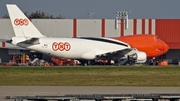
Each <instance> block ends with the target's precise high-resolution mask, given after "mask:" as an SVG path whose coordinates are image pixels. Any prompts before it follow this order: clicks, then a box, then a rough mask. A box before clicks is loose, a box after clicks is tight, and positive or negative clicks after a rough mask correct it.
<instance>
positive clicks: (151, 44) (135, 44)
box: [113, 34, 169, 58]
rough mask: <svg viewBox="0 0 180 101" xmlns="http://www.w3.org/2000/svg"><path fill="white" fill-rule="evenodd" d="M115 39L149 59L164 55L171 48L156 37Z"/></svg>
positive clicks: (143, 35)
mask: <svg viewBox="0 0 180 101" xmlns="http://www.w3.org/2000/svg"><path fill="white" fill-rule="evenodd" d="M113 39H116V40H119V41H122V42H125V43H128V44H130V46H131V47H132V48H136V49H137V50H139V51H143V52H145V53H146V54H147V57H148V58H152V57H157V56H160V55H163V54H165V53H166V52H167V51H168V50H169V46H168V45H167V44H166V43H165V42H163V41H162V40H161V39H160V38H159V37H158V36H156V35H147V34H141V35H130V36H123V37H117V38H113Z"/></svg>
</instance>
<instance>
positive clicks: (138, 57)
mask: <svg viewBox="0 0 180 101" xmlns="http://www.w3.org/2000/svg"><path fill="white" fill-rule="evenodd" d="M146 59H147V55H146V53H145V52H140V51H136V53H134V54H132V55H128V60H129V61H132V62H135V63H144V62H146Z"/></svg>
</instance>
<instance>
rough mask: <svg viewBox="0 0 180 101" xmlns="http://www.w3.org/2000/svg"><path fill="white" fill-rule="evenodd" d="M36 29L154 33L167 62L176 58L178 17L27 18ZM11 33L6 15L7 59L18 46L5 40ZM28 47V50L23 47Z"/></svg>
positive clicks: (1, 26)
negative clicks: (162, 45)
mask: <svg viewBox="0 0 180 101" xmlns="http://www.w3.org/2000/svg"><path fill="white" fill-rule="evenodd" d="M31 21H32V23H33V24H34V25H35V26H36V27H37V28H38V29H39V31H40V32H41V33H42V34H44V35H46V36H49V37H78V36H86V37H88V36H92V37H121V36H127V35H136V34H155V35H157V36H159V38H161V39H162V40H163V41H164V42H166V43H167V44H168V45H169V47H170V50H169V51H168V52H167V53H166V54H165V55H163V58H164V59H167V60H168V62H169V63H178V62H179V61H180V19H129V20H128V22H126V21H125V20H124V19H120V20H118V21H117V20H115V19H31ZM13 36H14V32H13V28H12V25H11V22H10V19H0V41H1V44H0V58H1V61H2V62H8V61H9V60H10V58H11V57H12V55H13V54H20V53H21V48H19V47H16V46H13V45H11V44H8V43H5V41H4V39H5V40H7V39H8V40H9V39H11V38H12V37H13ZM24 51H28V50H24Z"/></svg>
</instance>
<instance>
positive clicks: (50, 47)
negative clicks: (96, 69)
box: [6, 4, 168, 63]
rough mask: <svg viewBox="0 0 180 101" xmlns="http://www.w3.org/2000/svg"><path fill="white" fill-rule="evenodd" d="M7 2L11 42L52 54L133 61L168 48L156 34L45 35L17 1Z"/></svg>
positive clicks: (141, 59) (162, 51)
mask: <svg viewBox="0 0 180 101" xmlns="http://www.w3.org/2000/svg"><path fill="white" fill-rule="evenodd" d="M6 6H7V10H8V13H9V16H10V20H11V23H12V27H13V29H14V33H15V37H13V38H12V39H11V40H10V41H9V42H10V43H12V44H14V45H16V46H19V47H22V48H27V49H30V50H34V51H37V52H40V53H44V54H48V55H51V56H55V57H61V58H69V59H77V60H94V59H109V60H124V59H127V61H129V62H133V63H144V62H145V61H146V59H147V57H151V56H157V55H162V54H164V53H165V52H167V50H168V46H167V45H166V44H165V43H164V42H163V41H162V40H160V39H158V38H157V37H156V36H154V35H147V36H146V35H137V36H129V37H120V38H101V37H77V38H52V37H46V36H44V35H43V34H41V33H40V32H39V30H38V29H37V28H36V27H35V26H34V25H33V24H32V23H31V21H30V20H29V19H28V18H27V17H26V16H25V15H24V14H23V12H22V11H21V10H20V9H19V8H18V7H17V6H16V5H15V4H7V5H6ZM84 63H86V62H84Z"/></svg>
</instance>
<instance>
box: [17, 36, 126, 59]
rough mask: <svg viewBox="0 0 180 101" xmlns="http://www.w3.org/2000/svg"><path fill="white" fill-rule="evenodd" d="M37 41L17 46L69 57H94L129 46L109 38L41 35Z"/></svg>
mask: <svg viewBox="0 0 180 101" xmlns="http://www.w3.org/2000/svg"><path fill="white" fill-rule="evenodd" d="M102 40H103V41H102ZM39 43H40V44H36V45H27V44H20V45H19V46H20V47H24V48H29V49H32V50H35V51H38V52H42V53H45V54H49V55H52V56H56V57H61V58H70V59H94V58H96V56H97V55H102V54H105V53H108V52H116V51H119V50H123V49H126V48H129V45H128V44H126V43H124V42H120V41H117V40H113V39H110V38H95V40H94V38H92V39H83V38H47V37H43V38H39ZM53 43H55V45H56V46H55V45H54V46H53ZM65 43H69V44H65ZM118 43H119V44H118ZM121 44H122V45H121Z"/></svg>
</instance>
